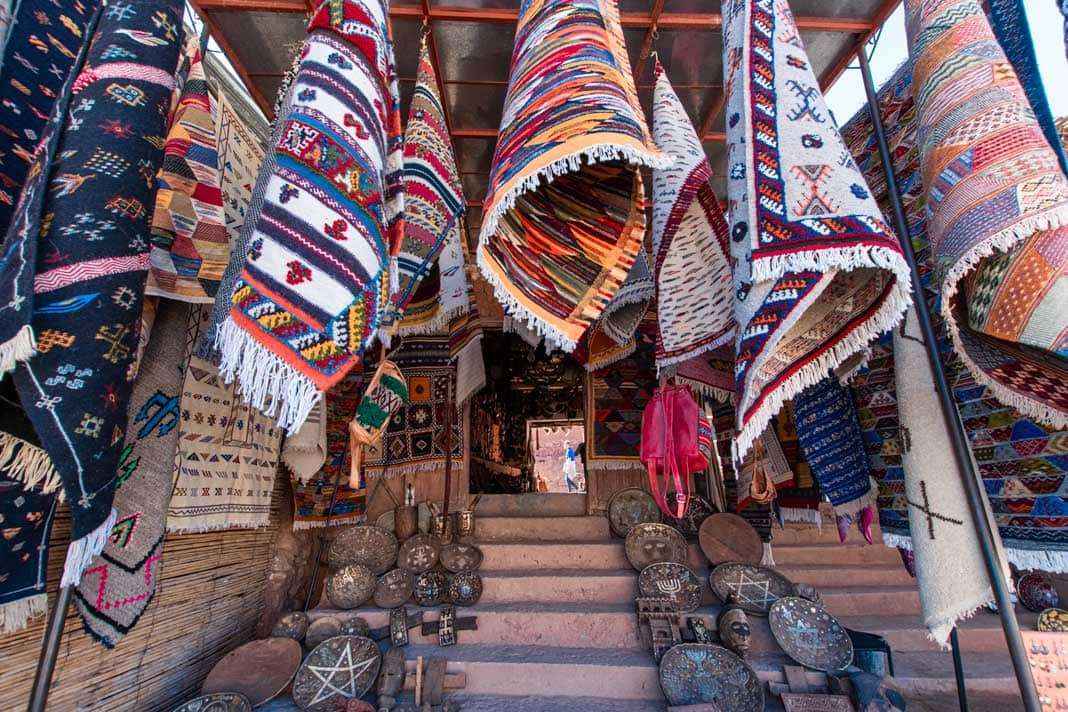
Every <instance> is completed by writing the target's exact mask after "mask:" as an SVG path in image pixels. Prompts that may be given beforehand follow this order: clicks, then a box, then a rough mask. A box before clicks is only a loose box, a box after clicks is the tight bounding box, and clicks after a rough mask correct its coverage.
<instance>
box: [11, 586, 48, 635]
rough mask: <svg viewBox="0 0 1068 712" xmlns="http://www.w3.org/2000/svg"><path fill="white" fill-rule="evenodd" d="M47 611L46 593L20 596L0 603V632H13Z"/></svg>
mask: <svg viewBox="0 0 1068 712" xmlns="http://www.w3.org/2000/svg"><path fill="white" fill-rule="evenodd" d="M47 612H48V595H47V594H44V593H41V594H38V595H36V596H28V597H26V598H20V599H19V600H17V601H11V602H10V603H5V604H3V605H0V633H14V632H15V631H17V630H22V629H23V628H25V627H26V626H27V625H29V623H30V620H32V619H34V618H37V617H39V616H43V615H44V614H45V613H47Z"/></svg>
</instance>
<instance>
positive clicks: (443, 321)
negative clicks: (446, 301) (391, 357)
mask: <svg viewBox="0 0 1068 712" xmlns="http://www.w3.org/2000/svg"><path fill="white" fill-rule="evenodd" d="M466 313H467V304H458V305H456V306H454V307H452V308H450V309H447V310H441V309H439V310H438V313H437V314H435V315H434V318H433V319H430V320H428V321H426V322H423V323H421V324H413V325H411V326H404V316H403V315H402V316H401V320H400V321H399V322H397V327H396V328H395V329H394V330H393V334H394V335H396V336H442V335H444V334H445V332H446V331H448V328H449V322H450V321H452V320H453V319H455V318H456V317H458V316H461V315H463V314H466ZM387 348H388V346H387Z"/></svg>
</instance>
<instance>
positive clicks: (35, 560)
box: [0, 477, 58, 633]
mask: <svg viewBox="0 0 1068 712" xmlns="http://www.w3.org/2000/svg"><path fill="white" fill-rule="evenodd" d="M57 500H58V497H57V496H56V493H55V492H51V493H48V494H46V493H44V492H42V491H41V487H40V486H39V485H38V486H34V487H29V488H27V487H26V486H25V485H24V484H23V483H22V482H20V481H18V480H12V479H8V478H7V477H0V521H3V525H4V528H3V536H2V537H0V570H2V571H3V572H4V576H3V578H2V580H0V633H13V632H14V631H16V630H20V629H22V628H25V627H26V626H27V625H28V624H29V622H30V620H31V619H33V618H36V617H38V616H43V615H44V614H45V613H47V612H48V591H47V589H46V586H45V584H46V574H47V570H48V550H49V547H48V540H49V537H50V536H51V534H52V518H53V517H54V516H55V513H56V502H57Z"/></svg>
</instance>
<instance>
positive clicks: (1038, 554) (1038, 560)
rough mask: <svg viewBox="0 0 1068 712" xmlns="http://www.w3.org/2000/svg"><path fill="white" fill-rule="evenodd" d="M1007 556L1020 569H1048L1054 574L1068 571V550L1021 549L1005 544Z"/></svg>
mask: <svg viewBox="0 0 1068 712" xmlns="http://www.w3.org/2000/svg"><path fill="white" fill-rule="evenodd" d="M1005 558H1007V559H1008V560H1009V563H1010V564H1012V565H1013V566H1015V567H1016V568H1018V569H1022V570H1030V569H1036V570H1038V571H1048V572H1049V573H1052V574H1063V573H1068V551H1046V550H1044V549H1020V548H1014V547H1011V546H1008V545H1005Z"/></svg>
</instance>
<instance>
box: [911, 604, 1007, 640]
mask: <svg viewBox="0 0 1068 712" xmlns="http://www.w3.org/2000/svg"><path fill="white" fill-rule="evenodd" d="M921 603H922V598H921ZM991 603H994V593H993V591H985V592H983V593H981V594H978V595H977V596H976V598H974V599H973V600H971V601H968V602H962V603H959V604H958V606H959V608H960V610H959V611H956V612H954V613H952V614H947V615H946V617H945V619H942V618H940V619H939V620H931V619H929V618H928V617H927V616H924V618H923V623H924V625H925V626H927V638H928V640H930V641H931V642H932V643H936V644H937V645H938V647H939V648H941V649H942V650H949V648H950V645H949V634H950V633H951V632H952V630H953V628H955V627H956V626H957V625H958V624H959V623H960V622H961V621H966V620H968V619H969V618H971V617H972V616H974V615H975V614H976V613H978V612H979V611H981V610H983V609H984V608H986V607H987V606H989V605H990V604H991Z"/></svg>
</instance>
